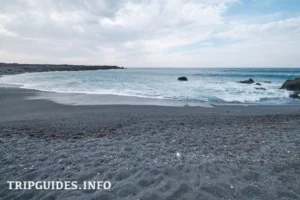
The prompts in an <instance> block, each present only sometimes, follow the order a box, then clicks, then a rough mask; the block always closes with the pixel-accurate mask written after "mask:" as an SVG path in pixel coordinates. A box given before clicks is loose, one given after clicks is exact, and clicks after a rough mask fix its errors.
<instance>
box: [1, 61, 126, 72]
mask: <svg viewBox="0 0 300 200" xmlns="http://www.w3.org/2000/svg"><path fill="white" fill-rule="evenodd" d="M108 69H124V67H118V66H116V65H67V64H61V65H53V64H19V63H0V75H9V74H20V73H25V72H48V71H85V70H108Z"/></svg>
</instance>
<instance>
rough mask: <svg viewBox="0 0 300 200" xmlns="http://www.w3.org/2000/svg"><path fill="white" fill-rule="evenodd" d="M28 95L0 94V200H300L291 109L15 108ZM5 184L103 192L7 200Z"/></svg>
mask: <svg viewBox="0 0 300 200" xmlns="http://www.w3.org/2000/svg"><path fill="white" fill-rule="evenodd" d="M35 93H36V92H35V91H30V90H21V89H14V88H0V154H1V157H0V163H1V164H0V166H1V168H0V188H1V190H0V199H31V198H32V199H72V200H73V199H100V200H106V199H141V200H145V199H153V200H159V199H170V200H172V199H188V200H193V199H195V200H198V199H239V200H240V199H270V200H273V199H300V107H299V106H298V107H297V106H251V107H244V106H218V107H215V108H192V107H180V108H175V107H159V106H66V105H59V104H56V103H53V102H50V101H46V100H24V97H27V96H30V95H34V94H35ZM177 154H178V155H177ZM179 155H180V156H179ZM8 180H22V181H23V180H28V181H33V180H35V181H37V180H49V181H55V180H71V181H78V182H81V181H87V180H109V181H111V183H112V188H111V190H110V191H101V190H96V191H95V190H88V191H82V190H75V191H52V190H50V191H49V190H48V191H45V190H40V191H37V190H30V191H28V190H27V191H16V190H14V191H10V190H8V184H7V183H6V181H8Z"/></svg>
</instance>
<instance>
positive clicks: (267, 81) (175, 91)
mask: <svg viewBox="0 0 300 200" xmlns="http://www.w3.org/2000/svg"><path fill="white" fill-rule="evenodd" d="M180 76H186V77H187V78H188V81H187V82H181V81H178V80H177V78H178V77H180ZM295 77H300V69H299V68H294V69H292V68H276V69H274V68H272V69H267V68H259V69H255V68H251V69H250V68H248V69H236V68H232V69H228V68H227V69H206V68H199V69H183V68H182V69H178V68H176V69H170V68H168V69H161V68H160V69H159V68H150V69H149V68H143V69H142V68H140V69H138V68H128V69H125V70H96V71H66V72H40V73H24V74H17V75H5V76H2V77H0V83H1V84H15V85H19V86H20V87H21V88H27V89H35V90H40V91H49V92H57V93H84V94H105V95H119V96H129V97H142V98H153V99H165V100H174V101H180V102H186V103H212V104H216V103H220V104H294V103H300V101H299V100H294V99H291V98H289V94H290V92H288V91H286V90H280V89H279V88H280V87H281V85H282V84H283V83H284V82H285V81H286V80H287V79H293V78H295ZM249 78H252V79H254V81H255V82H258V83H261V86H257V85H255V84H250V85H248V84H241V83H237V82H238V81H242V80H247V79H249ZM260 87H262V88H265V89H266V90H258V89H256V88H260Z"/></svg>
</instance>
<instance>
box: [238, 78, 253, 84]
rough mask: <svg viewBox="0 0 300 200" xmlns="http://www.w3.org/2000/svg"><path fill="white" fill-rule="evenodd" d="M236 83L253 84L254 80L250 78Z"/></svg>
mask: <svg viewBox="0 0 300 200" xmlns="http://www.w3.org/2000/svg"><path fill="white" fill-rule="evenodd" d="M238 83H244V84H252V83H254V80H253V79H251V78H250V79H249V80H245V81H239V82H238Z"/></svg>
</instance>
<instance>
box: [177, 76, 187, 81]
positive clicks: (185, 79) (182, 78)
mask: <svg viewBox="0 0 300 200" xmlns="http://www.w3.org/2000/svg"><path fill="white" fill-rule="evenodd" d="M178 80H179V81H188V79H187V77H185V76H182V77H179V78H178Z"/></svg>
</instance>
